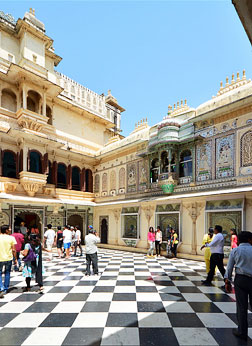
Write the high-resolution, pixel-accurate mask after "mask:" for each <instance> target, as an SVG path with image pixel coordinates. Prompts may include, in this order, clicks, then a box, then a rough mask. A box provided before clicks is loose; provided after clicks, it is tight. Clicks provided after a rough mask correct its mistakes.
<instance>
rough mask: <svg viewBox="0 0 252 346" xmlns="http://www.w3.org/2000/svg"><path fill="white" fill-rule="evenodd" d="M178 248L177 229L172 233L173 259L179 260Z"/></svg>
mask: <svg viewBox="0 0 252 346" xmlns="http://www.w3.org/2000/svg"><path fill="white" fill-rule="evenodd" d="M177 247H178V234H177V232H176V230H175V229H172V231H171V253H172V255H173V258H174V259H176V258H177Z"/></svg>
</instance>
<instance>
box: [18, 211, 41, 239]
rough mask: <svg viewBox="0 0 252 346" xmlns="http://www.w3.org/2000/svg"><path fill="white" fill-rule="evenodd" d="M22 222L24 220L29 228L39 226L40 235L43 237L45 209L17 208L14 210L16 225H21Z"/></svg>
mask: <svg viewBox="0 0 252 346" xmlns="http://www.w3.org/2000/svg"><path fill="white" fill-rule="evenodd" d="M21 222H24V223H25V226H26V227H27V229H29V230H31V228H33V227H37V228H38V230H39V235H40V237H41V238H42V237H43V234H44V230H43V210H32V209H16V210H15V212H14V223H13V224H14V227H15V226H20V224H21Z"/></svg>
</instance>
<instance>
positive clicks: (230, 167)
mask: <svg viewBox="0 0 252 346" xmlns="http://www.w3.org/2000/svg"><path fill="white" fill-rule="evenodd" d="M233 175H234V135H230V136H227V137H224V138H217V139H216V178H217V179H219V178H225V177H232V176H233Z"/></svg>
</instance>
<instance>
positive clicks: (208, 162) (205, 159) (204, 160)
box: [196, 142, 212, 181]
mask: <svg viewBox="0 0 252 346" xmlns="http://www.w3.org/2000/svg"><path fill="white" fill-rule="evenodd" d="M196 160H197V177H196V179H197V181H205V180H210V179H211V178H212V171H211V170H212V168H211V167H212V142H206V143H203V144H201V145H199V146H197V150H196Z"/></svg>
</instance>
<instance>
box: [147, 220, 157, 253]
mask: <svg viewBox="0 0 252 346" xmlns="http://www.w3.org/2000/svg"><path fill="white" fill-rule="evenodd" d="M147 238H148V243H149V244H150V248H149V250H148V252H147V257H154V256H153V253H154V246H155V238H156V235H155V231H154V228H153V227H150V228H149V232H148V236H147Z"/></svg>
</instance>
